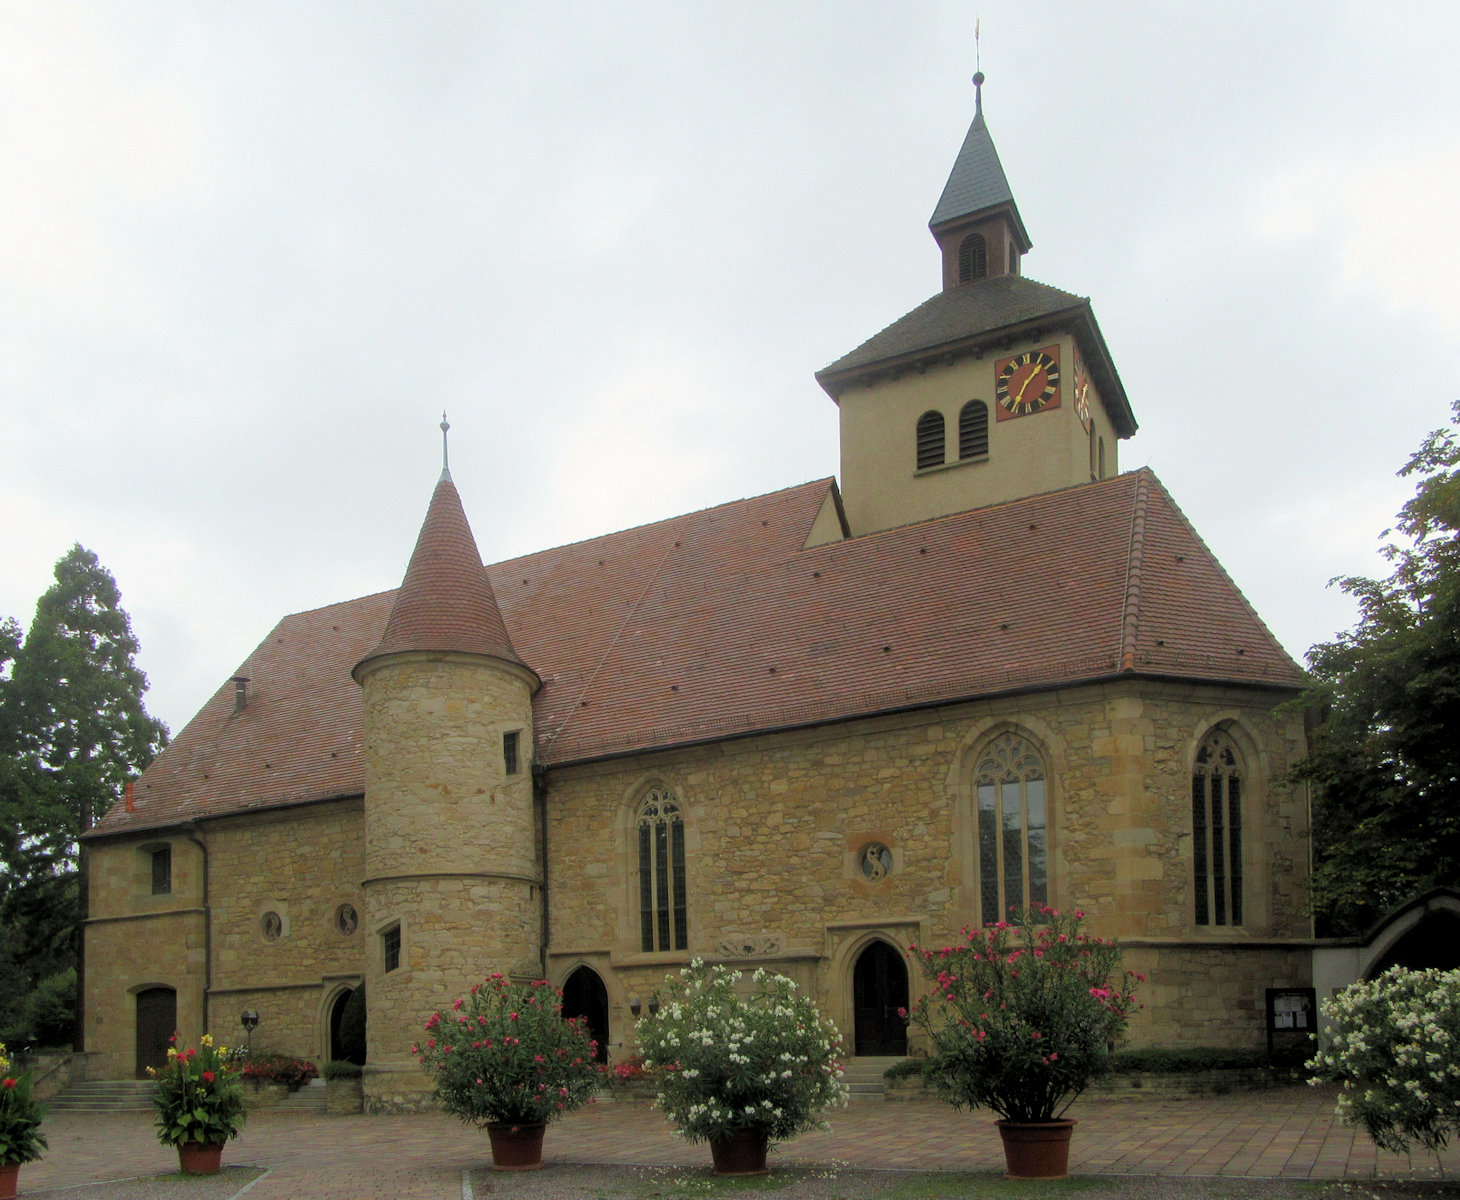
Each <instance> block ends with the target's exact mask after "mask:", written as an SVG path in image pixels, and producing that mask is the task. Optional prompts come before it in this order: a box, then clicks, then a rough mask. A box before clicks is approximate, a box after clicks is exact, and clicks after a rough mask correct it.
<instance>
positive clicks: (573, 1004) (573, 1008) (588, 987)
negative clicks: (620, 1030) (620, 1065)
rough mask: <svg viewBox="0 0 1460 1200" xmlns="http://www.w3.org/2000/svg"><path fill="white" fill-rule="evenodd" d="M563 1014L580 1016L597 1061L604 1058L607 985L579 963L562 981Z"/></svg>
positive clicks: (595, 973) (606, 1033) (589, 968)
mask: <svg viewBox="0 0 1460 1200" xmlns="http://www.w3.org/2000/svg"><path fill="white" fill-rule="evenodd" d="M563 1016H564V1017H565V1018H571V1017H581V1018H583V1020H584V1022H585V1023H586V1024H587V1026H588V1032H589V1034H590V1035H591V1036H592V1038H593V1040H594V1041H595V1042H597V1043H598V1053H597V1058H598V1061H599V1062H607V1061H608V989H607V988H605V987H604V986H603V980H601V979H600V978H598V973H597V972H596V971H594V970H593V969H592V968H591V967H579V968H578V969H577V970H576V971H574V972H573V973H572V974H571V975H569V976H568V981H567V983H565V984H563Z"/></svg>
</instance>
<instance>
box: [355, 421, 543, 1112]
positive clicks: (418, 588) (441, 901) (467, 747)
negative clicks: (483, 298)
mask: <svg viewBox="0 0 1460 1200" xmlns="http://www.w3.org/2000/svg"><path fill="white" fill-rule="evenodd" d="M446 428H447V425H446V422H445V420H444V418H443V420H442V434H443V439H444V435H445V431H446ZM354 676H355V680H356V681H357V682H358V683H359V684H360V686H361V688H362V690H363V692H364V708H365V726H364V732H365V880H364V893H365V909H366V915H365V924H366V929H367V931H368V934H369V943H368V946H369V949H368V953H367V960H366V964H367V965H366V980H367V984H368V990H367V992H366V996H367V1008H368V1030H367V1060H368V1061H367V1066H366V1076H365V1095H366V1105H367V1108H369V1109H370V1110H371V1111H376V1112H381V1111H392V1110H400V1109H410V1108H414V1107H417V1106H418V1105H419V1102H420V1099H421V1095H422V1093H423V1092H424V1091H425V1089H426V1087H427V1081H426V1079H425V1077H424V1075H423V1074H422V1072H421V1070H420V1067H419V1066H418V1065H417V1064H416V1062H415V1060H414V1059H413V1058H412V1056H411V1053H410V1046H411V1042H412V1041H413V1040H414V1039H415V1038H416V1037H417V1036H418V1035H419V1034H420V1031H421V1027H422V1024H423V1023H424V1021H425V1018H426V1017H427V1016H428V1015H429V1014H430V1013H431V1012H432V1011H434V1010H435V1009H436V1008H438V1007H439V1006H440V1005H441V1004H443V1003H445V1002H446V1000H447V998H448V997H450V996H453V995H460V994H462V993H463V992H464V991H465V990H466V989H467V988H468V987H470V986H471V984H472V983H473V982H476V981H478V980H480V979H481V977H482V976H483V975H485V974H489V973H491V972H493V971H502V972H504V973H509V974H522V975H528V976H530V977H536V976H538V975H540V974H541V970H542V967H541V951H542V921H541V916H542V905H541V888H542V877H541V870H540V866H539V855H538V851H537V834H536V829H535V825H534V810H533V792H532V770H531V767H532V746H533V730H532V695H533V693H534V692H535V691H536V690H537V688H538V687H539V686H540V681H539V680H538V677H537V675H536V674H534V672H533V671H532V670H531V668H529V667H528V666H527V665H526V664H525V663H524V662H523V661H522V660H521V659H520V658H519V657H518V656H517V653H516V651H515V650H514V649H513V648H512V642H511V639H510V638H509V637H508V634H507V628H506V625H505V623H504V622H503V620H502V613H501V610H500V609H499V608H498V606H497V599H496V596H495V595H494V594H493V591H492V585H491V582H490V581H489V580H488V578H487V573H486V570H485V569H484V568H483V566H482V559H481V555H480V554H479V553H478V552H477V546H476V540H475V539H474V538H473V537H472V532H471V526H470V525H469V524H468V523H467V519H466V514H465V512H464V511H463V510H462V505H461V497H460V496H459V495H458V494H457V491H456V486H455V485H454V484H453V483H452V480H451V473H450V471H449V470H447V469H445V467H444V466H443V469H442V472H441V478H440V481H439V482H438V483H437V484H436V490H435V493H434V494H433V495H432V497H431V505H430V508H429V509H428V510H427V512H426V520H425V522H424V523H423V524H422V526H421V533H420V536H419V538H418V539H417V541H416V548H415V551H414V553H413V554H412V555H411V561H410V566H409V567H408V568H407V569H406V575H405V580H404V582H403V583H402V584H401V587H400V591H399V592H398V593H397V594H396V599H395V605H394V607H393V608H392V609H391V612H390V617H389V620H388V621H387V623H386V627H385V635H384V637H382V639H381V641H380V644H379V645H378V646H377V647H376V648H375V649H374V650H372V651H371V652H370V653H369V654H368V655H366V656H365V657H364V658H363V659H361V660H360V662H359V663H358V664H357V665H356V666H355V669H354Z"/></svg>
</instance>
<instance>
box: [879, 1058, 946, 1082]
mask: <svg viewBox="0 0 1460 1200" xmlns="http://www.w3.org/2000/svg"><path fill="white" fill-rule="evenodd" d="M933 1067H934V1063H933V1060H932V1059H931V1058H905V1059H903V1060H902V1061H901V1062H895V1063H893V1064H892V1066H890V1067H888V1068H887V1070H885V1071H883V1072H882V1078H883V1079H912V1078H914V1077H921V1076H922V1075H925V1074H927V1073H928V1072H929V1071H931V1070H932V1069H933Z"/></svg>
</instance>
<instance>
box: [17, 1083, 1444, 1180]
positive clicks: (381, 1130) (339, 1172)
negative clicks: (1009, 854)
mask: <svg viewBox="0 0 1460 1200" xmlns="http://www.w3.org/2000/svg"><path fill="white" fill-rule="evenodd" d="M1069 1115H1070V1116H1072V1117H1075V1118H1076V1119H1078V1121H1079V1122H1080V1124H1079V1127H1078V1128H1077V1130H1076V1133H1075V1138H1074V1141H1073V1143H1072V1146H1071V1153H1070V1170H1071V1172H1072V1173H1073V1174H1077V1175H1159V1176H1229V1177H1248V1178H1278V1179H1289V1180H1332V1179H1348V1180H1362V1179H1375V1178H1378V1179H1417V1180H1430V1179H1456V1178H1460V1148H1457V1147H1454V1146H1452V1147H1450V1148H1449V1149H1448V1150H1447V1151H1446V1152H1445V1153H1444V1154H1442V1155H1440V1156H1436V1155H1434V1154H1430V1153H1428V1152H1424V1151H1417V1152H1416V1153H1415V1154H1414V1155H1413V1156H1412V1158H1406V1157H1405V1156H1403V1155H1392V1154H1385V1153H1382V1152H1380V1151H1377V1150H1376V1149H1375V1147H1374V1145H1373V1143H1372V1142H1371V1141H1370V1140H1369V1138H1368V1136H1367V1135H1366V1134H1364V1133H1362V1132H1360V1131H1358V1130H1354V1129H1349V1128H1347V1127H1346V1126H1344V1125H1342V1124H1341V1123H1340V1122H1339V1121H1337V1120H1336V1119H1335V1118H1334V1116H1333V1094H1332V1092H1331V1091H1327V1090H1319V1089H1311V1088H1284V1089H1276V1090H1273V1091H1268V1092H1254V1093H1241V1094H1231V1095H1226V1096H1203V1097H1177V1098H1171V1097H1164V1098H1159V1099H1158V1098H1150V1099H1147V1098H1141V1099H1125V1098H1122V1099H1103V1098H1102V1099H1091V1100H1081V1101H1079V1102H1077V1103H1076V1105H1075V1106H1074V1108H1072V1109H1071V1110H1070V1113H1069ZM45 1132H46V1133H47V1135H48V1136H49V1138H50V1142H51V1148H50V1152H49V1154H47V1156H46V1157H45V1158H44V1159H43V1160H42V1161H40V1162H38V1163H31V1164H29V1165H27V1166H25V1167H23V1168H22V1169H21V1180H20V1182H21V1194H22V1195H25V1194H27V1193H34V1192H37V1191H41V1190H48V1189H60V1188H68V1187H75V1186H78V1185H82V1184H88V1183H97V1182H101V1181H111V1180H123V1179H130V1178H135V1177H138V1176H148V1175H156V1174H161V1173H164V1172H170V1171H175V1170H176V1168H177V1156H176V1153H175V1152H174V1151H173V1150H171V1149H170V1148H168V1147H164V1146H162V1145H160V1144H159V1143H158V1142H157V1140H156V1138H155V1137H154V1136H153V1132H152V1121H151V1117H150V1115H147V1114H142V1113H136V1114H114V1115H93V1114H80V1113H56V1114H54V1115H53V1116H51V1117H48V1118H47V1121H46V1125H45ZM544 1157H545V1158H546V1159H547V1160H548V1161H549V1162H558V1163H603V1164H620V1165H641V1166H686V1167H696V1168H700V1167H708V1164H709V1151H708V1150H707V1149H706V1148H705V1147H704V1146H688V1145H685V1144H683V1143H681V1142H679V1141H677V1140H676V1139H675V1138H674V1136H673V1134H672V1132H671V1130H670V1129H669V1127H668V1126H667V1124H666V1123H665V1121H664V1119H663V1118H662V1117H661V1116H660V1115H659V1114H658V1113H656V1112H654V1111H653V1110H652V1109H650V1108H649V1107H648V1105H647V1104H646V1103H643V1102H636V1101H609V1102H603V1103H599V1104H595V1105H592V1106H590V1107H589V1108H588V1109H585V1110H584V1111H582V1112H578V1113H574V1114H572V1115H570V1116H568V1117H567V1118H565V1119H564V1120H562V1121H560V1122H558V1123H557V1124H556V1125H553V1126H552V1127H550V1128H549V1130H548V1135H547V1143H546V1146H545V1150H544ZM224 1162H225V1164H229V1165H234V1166H245V1165H247V1166H257V1167H261V1168H266V1169H267V1172H268V1173H267V1174H266V1175H264V1176H263V1177H262V1178H260V1179H258V1180H257V1182H255V1183H254V1184H253V1185H252V1186H251V1187H250V1188H249V1189H248V1193H247V1195H248V1200H293V1198H295V1197H311V1198H317V1200H375V1198H381V1200H383V1198H385V1197H390V1198H392V1200H396V1198H418V1197H419V1198H422V1200H425V1198H433V1200H434V1198H436V1197H440V1198H441V1200H460V1197H461V1195H462V1186H461V1178H462V1172H463V1171H464V1170H468V1169H474V1168H483V1167H487V1166H489V1165H490V1162H491V1151H490V1149H489V1148H488V1145H487V1139H486V1134H485V1133H481V1132H477V1131H475V1130H472V1129H468V1128H466V1127H465V1126H463V1125H461V1124H460V1123H459V1122H457V1121H455V1120H452V1119H450V1118H448V1117H444V1116H439V1115H422V1116H407V1117H364V1116H357V1117H330V1116H316V1115H312V1114H303V1113H284V1112H270V1111H264V1112H261V1113H257V1114H255V1115H254V1116H253V1117H252V1118H251V1119H250V1121H249V1123H248V1125H247V1127H246V1128H245V1130H244V1133H243V1135H242V1136H241V1137H240V1138H238V1139H237V1140H236V1141H234V1142H233V1143H231V1144H230V1145H229V1147H228V1148H227V1150H225V1151H224ZM832 1163H835V1164H845V1165H846V1166H848V1167H868V1168H883V1169H907V1170H921V1171H926V1170H963V1171H979V1172H1001V1171H1002V1170H1003V1154H1002V1151H1001V1149H1000V1146H999V1138H998V1132H997V1130H995V1129H994V1127H993V1124H992V1120H991V1119H990V1117H989V1116H988V1115H987V1114H985V1113H975V1114H969V1113H957V1112H954V1111H953V1110H952V1109H950V1108H948V1107H947V1106H945V1105H942V1104H937V1103H927V1102H924V1103H879V1102H875V1101H865V1102H857V1103H854V1104H852V1105H851V1106H850V1107H849V1108H847V1109H845V1110H842V1111H840V1112H838V1113H835V1114H833V1116H832V1120H831V1129H830V1131H829V1132H826V1133H811V1134H807V1135H805V1136H803V1137H800V1138H797V1139H796V1140H795V1141H793V1142H789V1143H787V1144H785V1145H784V1146H781V1147H780V1148H779V1149H777V1150H776V1151H775V1152H774V1153H773V1156H772V1164H773V1165H785V1166H812V1167H814V1166H824V1165H827V1164H832Z"/></svg>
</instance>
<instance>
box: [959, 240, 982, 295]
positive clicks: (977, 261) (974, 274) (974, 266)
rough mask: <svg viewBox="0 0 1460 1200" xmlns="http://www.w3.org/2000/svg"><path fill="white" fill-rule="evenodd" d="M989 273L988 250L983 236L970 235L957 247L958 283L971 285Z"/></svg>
mask: <svg viewBox="0 0 1460 1200" xmlns="http://www.w3.org/2000/svg"><path fill="white" fill-rule="evenodd" d="M988 273H989V248H988V243H987V242H985V241H984V238H983V234H981V233H970V234H969V235H968V236H967V237H966V238H964V239H963V241H962V243H961V244H960V245H959V247H958V282H959V283H971V282H972V281H973V280H975V279H982V278H983V277H984V276H985V275H987V274H988Z"/></svg>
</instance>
